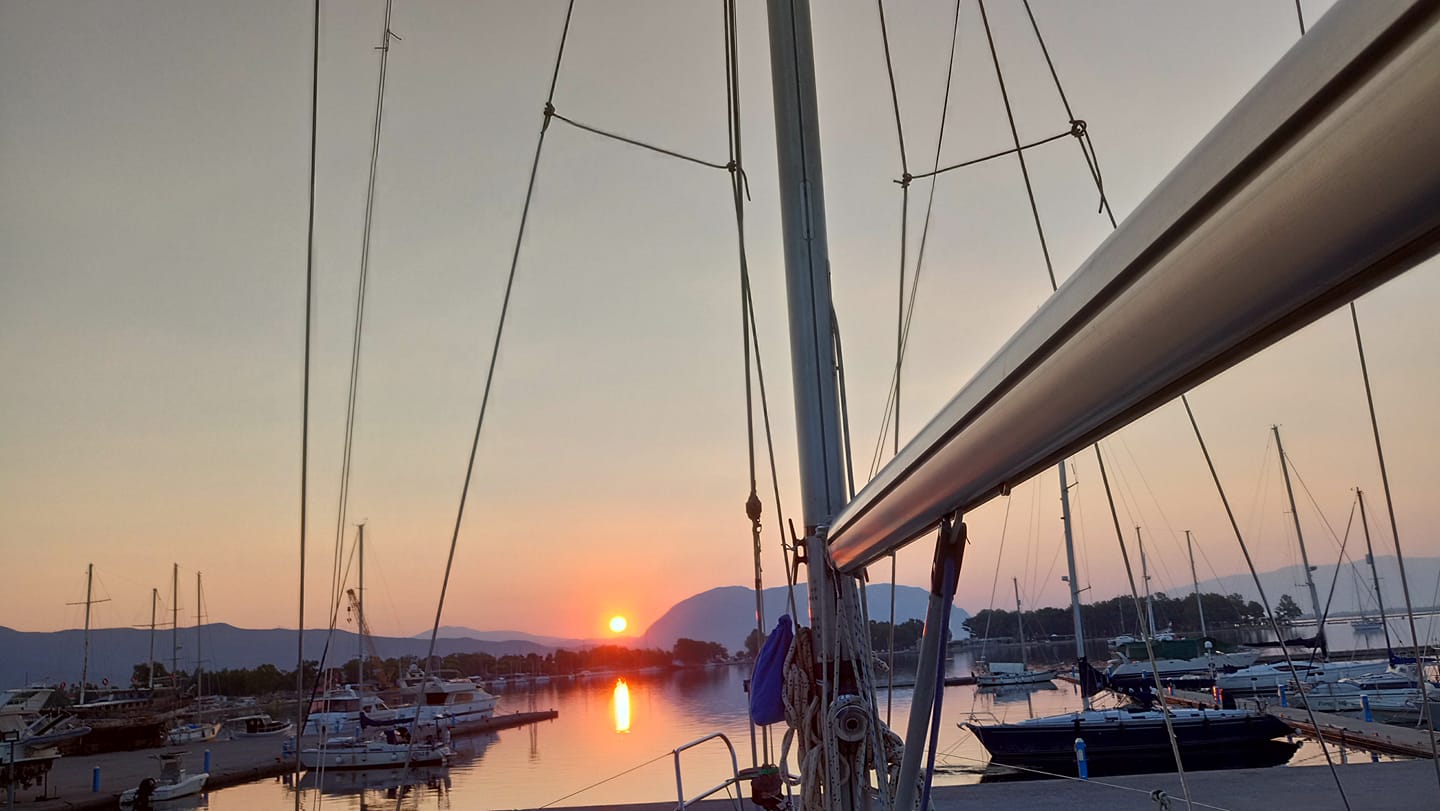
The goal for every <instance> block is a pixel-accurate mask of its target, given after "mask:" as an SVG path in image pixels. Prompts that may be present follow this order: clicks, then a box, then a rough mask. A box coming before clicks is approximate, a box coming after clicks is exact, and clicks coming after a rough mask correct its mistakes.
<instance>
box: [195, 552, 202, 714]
mask: <svg viewBox="0 0 1440 811" xmlns="http://www.w3.org/2000/svg"><path fill="white" fill-rule="evenodd" d="M200 668H201V659H200V573H199V572H196V573H195V697H196V698H199V697H200V696H201V695H202V694H203V692H204V690H203V688H202V687H201V682H200Z"/></svg>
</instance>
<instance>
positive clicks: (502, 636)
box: [415, 625, 636, 650]
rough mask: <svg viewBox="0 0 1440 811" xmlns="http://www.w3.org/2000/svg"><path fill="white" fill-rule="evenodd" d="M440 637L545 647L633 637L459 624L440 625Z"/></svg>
mask: <svg viewBox="0 0 1440 811" xmlns="http://www.w3.org/2000/svg"><path fill="white" fill-rule="evenodd" d="M415 638H416V639H427V640H428V639H429V638H430V632H429V631H421V632H420V633H418V634H416V635H415ZM439 638H440V639H474V640H476V641H478V642H517V641H518V642H530V643H533V644H536V645H540V646H542V647H545V648H550V649H555V648H568V649H570V650H576V649H578V648H593V647H595V646H596V645H615V644H620V645H633V644H634V643H635V641H636V640H635V639H634V638H633V637H611V638H609V639H604V640H598V639H571V638H568V637H561V636H540V635H538V634H527V633H525V632H524V631H480V630H476V629H474V628H466V627H464V626H461V625H442V626H440V637H439Z"/></svg>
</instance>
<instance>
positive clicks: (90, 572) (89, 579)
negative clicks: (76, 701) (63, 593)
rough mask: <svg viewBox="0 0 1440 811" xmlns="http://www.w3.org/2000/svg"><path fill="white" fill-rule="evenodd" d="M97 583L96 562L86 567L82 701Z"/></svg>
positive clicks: (86, 679) (86, 680)
mask: <svg viewBox="0 0 1440 811" xmlns="http://www.w3.org/2000/svg"><path fill="white" fill-rule="evenodd" d="M94 585H95V564H93V563H91V564H90V565H88V566H86V567H85V655H84V658H83V659H81V660H80V703H81V704H84V703H85V683H86V682H88V681H89V680H90V603H91V599H90V598H91V594H92V587H93V586H94Z"/></svg>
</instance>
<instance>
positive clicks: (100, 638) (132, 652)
mask: <svg viewBox="0 0 1440 811" xmlns="http://www.w3.org/2000/svg"><path fill="white" fill-rule="evenodd" d="M325 637H326V632H325V631H323V630H309V631H306V632H305V643H304V649H305V658H306V659H319V658H320V654H321V652H322V651H323V650H324V647H325ZM171 639H172V638H171V634H170V632H169V631H157V632H156V634H155V658H156V659H157V660H158V661H159V662H161V663H162V664H164V665H165V666H166V667H167V668H168V667H169V666H170V661H171V650H172V648H171ZM195 639H196V635H195V629H194V628H181V629H180V635H179V642H180V646H181V647H180V652H179V662H180V669H181V670H185V671H190V670H193V669H194V668H195ZM200 642H201V650H200V652H201V655H202V656H203V664H204V668H205V669H206V670H219V669H225V668H249V667H258V666H260V665H263V664H273V665H275V666H276V667H278V668H280V669H281V670H294V668H295V653H296V642H295V632H294V631H293V630H286V629H282V628H276V629H269V630H257V629H249V628H236V627H235V626H233V625H226V624H223V623H212V624H210V625H205V626H202V632H201V634H200ZM374 642H375V648H376V650H377V651H378V652H379V654H380V655H381V656H383V657H387V658H388V657H392V656H406V655H410V656H423V655H424V654H425V650H426V647H427V645H428V643H429V637H428V635H427V637H426V638H425V639H423V640H421V639H397V638H391V637H376V638H375V639H374ZM358 646H359V640H358V639H357V637H356V635H355V634H353V633H350V632H348V631H336V632H335V636H334V639H333V640H332V641H331V648H330V653H329V656H328V660H329V661H331V662H346V661H349V660H350V659H353V658H355V656H356V654H357V653H358V649H359V648H358ZM83 650H84V632H83V631H80V630H69V631H54V632H49V633H33V632H26V631H16V630H13V629H11V628H4V627H0V651H3V652H4V654H3V656H0V689H5V688H9V687H18V686H20V685H23V684H28V683H30V682H36V681H45V682H50V683H54V684H58V683H60V682H68V683H75V682H78V681H79V680H80V666H81V659H82V656H83V653H82V651H83ZM550 650H551V648H549V647H547V646H544V645H538V644H536V643H534V642H530V641H526V640H510V641H499V642H496V641H483V640H472V639H441V640H438V641H437V642H436V646H435V651H436V653H438V654H439V655H441V656H445V655H448V654H451V653H468V652H484V653H489V654H492V655H497V656H502V655H505V654H521V655H525V654H530V653H538V654H541V655H543V654H546V653H549V652H550ZM149 655H150V631H149V630H148V629H136V628H100V629H96V630H93V631H91V632H90V681H91V682H92V683H95V684H100V683H101V680H102V679H108V680H109V681H110V683H111V684H121V685H125V684H129V683H130V674H131V673H132V672H133V669H134V667H135V665H136V664H138V663H141V662H144V661H146V660H147V659H148V658H149Z"/></svg>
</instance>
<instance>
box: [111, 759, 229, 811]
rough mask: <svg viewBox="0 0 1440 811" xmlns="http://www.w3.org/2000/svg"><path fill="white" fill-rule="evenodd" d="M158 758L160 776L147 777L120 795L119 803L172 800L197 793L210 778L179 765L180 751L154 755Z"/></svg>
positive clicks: (146, 804) (140, 803)
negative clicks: (190, 771)
mask: <svg viewBox="0 0 1440 811" xmlns="http://www.w3.org/2000/svg"><path fill="white" fill-rule="evenodd" d="M155 757H157V758H159V759H160V777H159V778H158V779H157V778H154V777H147V778H145V779H144V780H141V781H140V785H138V786H136V787H135V788H132V789H129V790H127V791H125V792H123V793H122V794H121V795H120V804H121V805H141V806H148V805H149V804H150V803H154V802H163V801H165V800H174V799H177V798H180V797H189V796H190V795H192V794H199V793H200V791H201V789H203V788H205V781H206V780H208V779H210V775H209V774H208V773H206V772H201V773H199V774H190V773H188V772H186V771H185V769H184V768H183V767H182V766H181V764H180V760H181V757H182V753H180V752H167V753H165V754H163V755H156V756H155Z"/></svg>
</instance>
